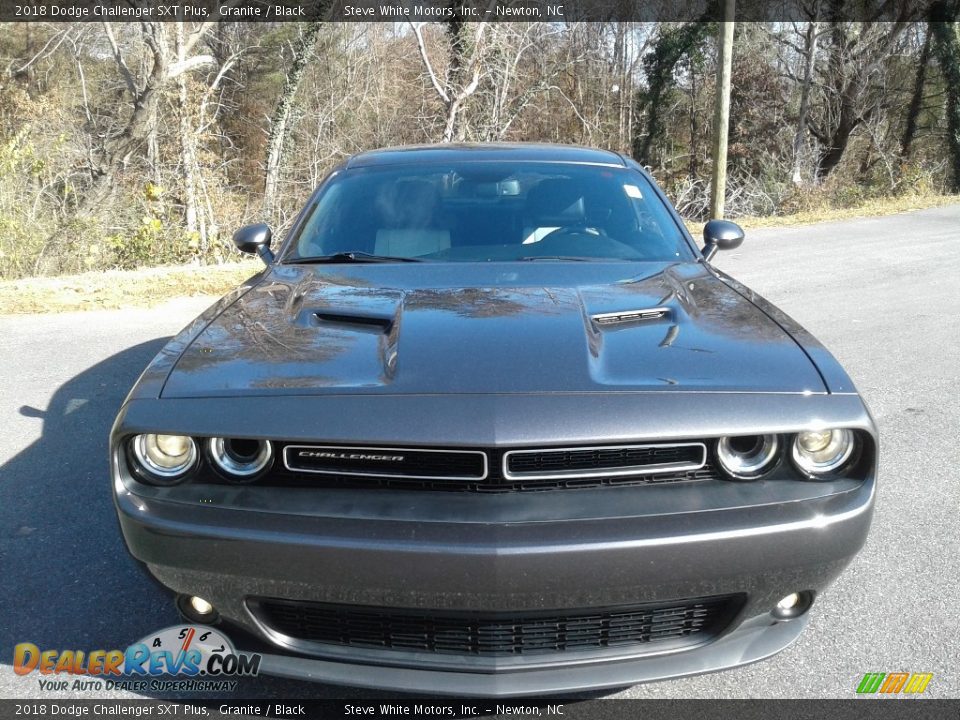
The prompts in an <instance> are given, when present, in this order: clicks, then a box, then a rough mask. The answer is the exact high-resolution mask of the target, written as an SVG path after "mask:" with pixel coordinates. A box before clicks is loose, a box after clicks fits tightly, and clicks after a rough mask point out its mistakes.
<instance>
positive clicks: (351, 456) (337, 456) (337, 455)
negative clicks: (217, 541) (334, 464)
mask: <svg viewBox="0 0 960 720" xmlns="http://www.w3.org/2000/svg"><path fill="white" fill-rule="evenodd" d="M297 455H299V456H300V457H304V458H324V459H327V460H357V461H364V460H367V461H372V462H403V455H367V454H366V453H342V452H318V451H316V450H301V451H300V452H298V453H297Z"/></svg>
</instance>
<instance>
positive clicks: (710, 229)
mask: <svg viewBox="0 0 960 720" xmlns="http://www.w3.org/2000/svg"><path fill="white" fill-rule="evenodd" d="M742 242H743V228H741V227H740V226H739V225H737V224H736V223H733V222H730V221H729V220H711V221H710V222H708V223H707V224H706V225H704V226H703V243H704V244H703V257H704V258H705V259H706V260H707V261H708V262H709V261H710V259H711V258H713V256H714V255H716V254H717V250H733V249H734V248H738V247H740V243H742Z"/></svg>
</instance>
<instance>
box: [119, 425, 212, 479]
mask: <svg viewBox="0 0 960 720" xmlns="http://www.w3.org/2000/svg"><path fill="white" fill-rule="evenodd" d="M133 455H134V457H135V458H136V460H137V462H138V463H139V464H140V467H141V468H143V469H144V470H145V471H146V472H147V473H149V474H150V475H151V476H153V479H155V480H159V481H161V482H164V481H166V482H171V483H172V482H176V481H178V480H180V479H181V478H182V477H183V476H185V475H186V474H187V473H188V472H189V471H190V470H191V469H192V468H193V466H194V464H195V463H196V461H197V444H196V443H195V442H194V441H193V438H191V437H187V436H185V435H155V434H152V433H150V434H147V435H137V436H136V437H135V438H134V439H133Z"/></svg>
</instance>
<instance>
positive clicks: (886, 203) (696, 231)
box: [686, 195, 960, 238]
mask: <svg viewBox="0 0 960 720" xmlns="http://www.w3.org/2000/svg"><path fill="white" fill-rule="evenodd" d="M958 203H960V196H957V195H917V196H909V195H907V196H904V197H892V198H878V199H875V200H868V201H867V202H864V203H861V204H859V205H856V206H854V207H849V208H821V209H817V210H805V211H803V212H799V213H794V214H792V215H766V216H763V217H739V218H732V219H733V220H734V221H735V222H736V223H737V224H738V225H740V226H741V227H742V228H743V229H744V230H746V231H750V230H759V229H760V228H778V227H793V226H796V225H814V224H816V223H825V222H836V221H838V220H853V219H855V218H865V217H883V216H885V215H898V214H899V213H905V212H911V211H912V210H926V209H927V208H934V207H943V206H944V205H956V204H958ZM686 226H687V229H688V230H690V232H691V233H692V234H693V236H694V237H695V238H699V237H700V235H701V234H702V233H703V226H704V223H696V222H687V223H686Z"/></svg>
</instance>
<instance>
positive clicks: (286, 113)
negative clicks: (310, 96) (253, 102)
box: [263, 22, 320, 218]
mask: <svg viewBox="0 0 960 720" xmlns="http://www.w3.org/2000/svg"><path fill="white" fill-rule="evenodd" d="M319 31H320V23H319V22H312V23H309V24H308V25H307V27H306V28H304V30H303V32H302V33H301V34H300V37H299V38H298V39H297V42H296V44H295V45H294V48H293V63H292V64H291V66H290V70H288V71H287V79H286V81H285V82H284V83H283V90H281V91H280V97H279V98H278V100H277V104H276V106H275V107H274V109H273V115H272V116H271V118H270V135H269V136H268V138H267V170H266V176H265V179H264V186H263V214H264V216H266V217H268V218H269V217H270V216H272V215H273V211H274V208H275V207H276V200H277V185H278V184H279V181H280V161H281V160H282V159H283V146H284V144H285V143H286V140H287V127H288V122H289V120H290V111H291V110H293V101H294V98H295V97H296V95H297V90H298V88H299V87H300V81H301V80H302V79H303V72H304V70H306V67H307V60H308V58H309V56H310V52H311V51H312V50H313V45H314V42H315V41H316V39H317V33H318V32H319Z"/></svg>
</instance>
